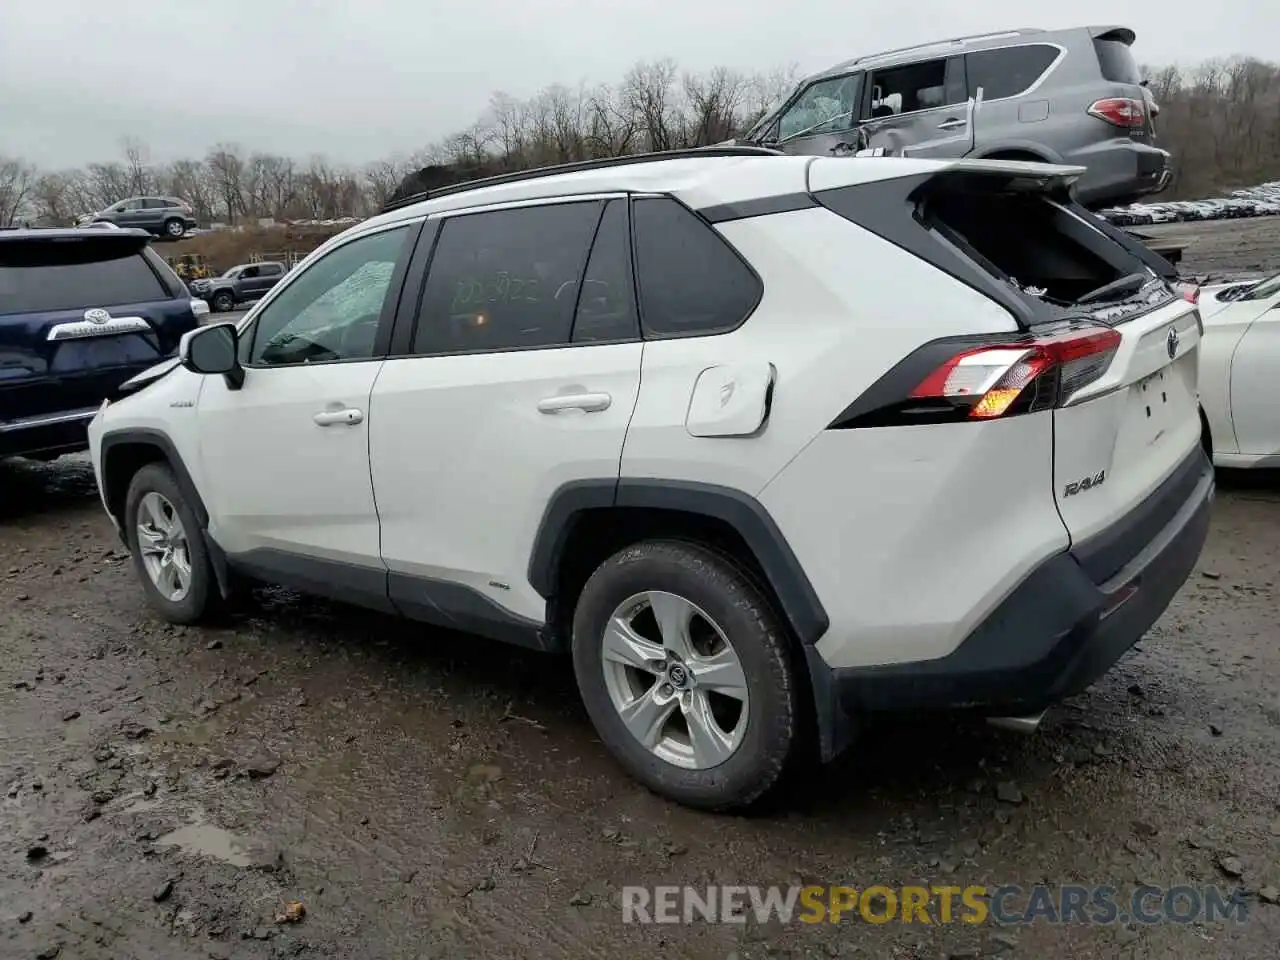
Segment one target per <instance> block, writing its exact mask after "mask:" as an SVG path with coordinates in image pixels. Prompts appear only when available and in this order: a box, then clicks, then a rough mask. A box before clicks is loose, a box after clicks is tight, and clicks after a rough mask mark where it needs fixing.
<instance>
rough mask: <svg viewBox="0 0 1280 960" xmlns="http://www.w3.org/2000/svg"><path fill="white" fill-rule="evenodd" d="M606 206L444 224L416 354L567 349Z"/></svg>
mask: <svg viewBox="0 0 1280 960" xmlns="http://www.w3.org/2000/svg"><path fill="white" fill-rule="evenodd" d="M601 206H602V205H601V204H599V203H562V204H554V205H550V206H543V207H525V208H522V209H518V210H495V211H493V212H492V213H472V214H467V215H464V216H458V217H451V218H449V219H447V220H446V221H445V222H444V226H443V227H442V228H441V231H440V237H439V239H438V240H437V241H436V249H435V253H434V254H433V256H432V258H431V267H430V273H429V274H428V276H427V283H426V287H425V289H424V290H423V292H422V305H421V308H420V309H419V311H418V327H417V330H416V331H415V333H414V340H413V352H414V353H459V352H472V351H477V350H514V349H519V348H521V347H547V346H555V345H558V344H566V343H568V342H569V333H570V330H571V328H572V326H573V311H574V306H575V304H576V303H577V300H578V279H579V277H581V276H582V269H583V266H584V265H585V263H586V259H587V250H588V248H589V247H590V245H591V238H592V236H593V235H594V234H595V230H596V224H597V223H598V222H599V220H600V211H601Z"/></svg>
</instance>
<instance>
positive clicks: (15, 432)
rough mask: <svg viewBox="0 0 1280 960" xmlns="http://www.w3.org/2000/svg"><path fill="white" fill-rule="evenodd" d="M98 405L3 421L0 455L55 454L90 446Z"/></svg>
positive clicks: (74, 451)
mask: <svg viewBox="0 0 1280 960" xmlns="http://www.w3.org/2000/svg"><path fill="white" fill-rule="evenodd" d="M97 412H98V408H97V407H85V408H83V409H80V410H62V411H59V412H58V413H49V414H41V415H40V416H34V417H24V418H22V419H20V420H4V421H0V457H22V456H52V455H58V454H63V453H76V452H78V451H80V450H85V449H88V446H89V435H88V433H87V429H88V426H89V421H90V420H92V419H93V416H94V414H96V413H97Z"/></svg>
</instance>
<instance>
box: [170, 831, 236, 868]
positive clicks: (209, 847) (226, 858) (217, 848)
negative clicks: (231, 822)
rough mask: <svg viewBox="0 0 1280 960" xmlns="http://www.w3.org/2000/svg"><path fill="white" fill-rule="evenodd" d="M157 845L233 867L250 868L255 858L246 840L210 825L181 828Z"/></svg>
mask: <svg viewBox="0 0 1280 960" xmlns="http://www.w3.org/2000/svg"><path fill="white" fill-rule="evenodd" d="M156 843H157V844H158V845H160V846H166V847H181V848H182V850H183V852H184V853H192V854H195V855H197V856H202V857H213V858H214V859H215V860H221V861H223V862H224V863H229V864H231V865H232V866H233V867H248V866H251V865H252V864H253V857H252V856H251V855H250V853H249V849H248V846H247V844H246V842H245V841H244V839H242V838H241V837H238V836H236V835H235V834H234V833H232V832H231V831H230V830H223V829H222V828H221V827H215V826H213V824H210V823H191V824H188V825H187V826H185V827H179V828H178V829H177V830H174V831H172V832H171V833H166V834H165V835H164V836H163V837H160V838H159V839H158V840H156Z"/></svg>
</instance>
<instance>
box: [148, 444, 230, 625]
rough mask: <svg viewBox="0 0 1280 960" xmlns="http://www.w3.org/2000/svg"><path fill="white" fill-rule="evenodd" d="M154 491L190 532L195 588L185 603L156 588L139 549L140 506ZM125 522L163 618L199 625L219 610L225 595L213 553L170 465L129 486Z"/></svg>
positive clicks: (154, 469) (158, 465) (153, 603)
mask: <svg viewBox="0 0 1280 960" xmlns="http://www.w3.org/2000/svg"><path fill="white" fill-rule="evenodd" d="M151 492H155V493H158V494H160V495H161V496H162V497H164V498H165V499H166V500H168V501H169V503H170V504H172V505H173V507H174V509H175V511H176V512H177V514H178V517H179V519H181V521H182V526H183V529H184V532H185V533H186V541H187V556H188V559H189V560H190V563H191V586H190V589H188V591H187V593H186V595H185V596H184V597H182V599H181V600H177V601H173V600H170V599H168V598H167V597H165V596H163V595H162V594H161V593H160V592H159V591H158V590H157V589H156V587H155V584H154V583H152V582H151V577H150V575H149V574H148V573H147V569H146V565H145V564H144V563H143V560H142V552H141V551H140V550H139V548H138V506H139V504H140V503H141V501H142V498H143V497H144V496H146V495H147V494H148V493H151ZM124 523H125V536H126V538H127V540H128V543H129V552H130V554H131V555H132V556H133V568H134V571H135V572H136V573H137V575H138V579H139V581H141V583H142V589H143V592H144V593H145V594H146V597H147V602H148V603H149V604H150V605H151V607H152V608H153V609H154V610H155V611H156V612H157V613H159V614H160V616H162V617H164V619H166V620H168V621H169V622H170V623H183V624H188V623H196V622H197V621H200V620H202V619H204V618H205V617H206V616H208V615H209V614H211V613H213V612H214V611H215V609H216V607H217V606H218V604H219V602H220V600H221V594H220V593H219V592H218V583H217V579H216V578H215V575H214V572H213V565H212V564H211V563H210V561H209V553H208V551H207V550H206V549H205V544H204V534H203V531H202V529H201V527H200V522H199V521H198V520H197V519H196V515H195V512H194V511H193V510H192V509H191V506H190V504H188V503H187V501H186V498H185V497H184V496H183V494H182V488H181V487H180V486H179V485H178V481H177V480H176V479H175V478H174V475H173V471H172V470H170V469H169V467H168V465H167V464H163V463H149V464H147V465H146V466H144V467H143V468H142V469H141V470H139V471H138V472H137V473H136V474H134V476H133V480H132V481H131V482H130V483H129V492H128V494H127V495H126V496H125V508H124Z"/></svg>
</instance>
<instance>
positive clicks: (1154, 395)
mask: <svg viewBox="0 0 1280 960" xmlns="http://www.w3.org/2000/svg"><path fill="white" fill-rule="evenodd" d="M1194 360H1195V357H1194V355H1188V356H1186V357H1179V358H1178V359H1177V360H1176V361H1174V362H1173V363H1170V364H1167V365H1166V366H1164V367H1161V368H1160V369H1159V370H1157V371H1155V372H1154V373H1151V374H1148V375H1147V376H1145V377H1143V378H1142V379H1141V380H1139V381H1137V382H1136V383H1134V384H1133V386H1132V387H1130V388H1129V417H1128V424H1127V425H1126V427H1127V429H1126V431H1125V432H1126V433H1127V435H1128V438H1129V441H1130V442H1132V443H1134V445H1135V446H1136V448H1137V449H1139V450H1149V449H1151V448H1152V447H1155V446H1157V445H1159V444H1160V442H1161V441H1162V440H1163V439H1164V438H1165V437H1166V436H1168V435H1169V433H1170V432H1171V431H1172V432H1178V430H1179V428H1180V427H1181V426H1182V425H1183V424H1184V423H1185V422H1186V420H1187V418H1188V417H1195V416H1196V414H1195V387H1194V384H1195V379H1194V376H1192V377H1191V379H1190V380H1188V370H1187V369H1186V368H1187V366H1188V364H1189V363H1192V362H1194ZM1197 419H1198V418H1197Z"/></svg>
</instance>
